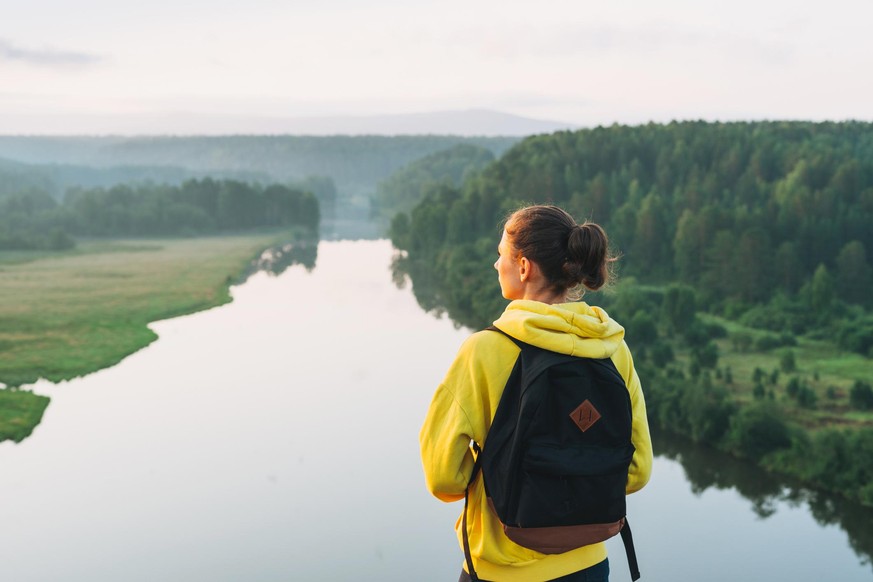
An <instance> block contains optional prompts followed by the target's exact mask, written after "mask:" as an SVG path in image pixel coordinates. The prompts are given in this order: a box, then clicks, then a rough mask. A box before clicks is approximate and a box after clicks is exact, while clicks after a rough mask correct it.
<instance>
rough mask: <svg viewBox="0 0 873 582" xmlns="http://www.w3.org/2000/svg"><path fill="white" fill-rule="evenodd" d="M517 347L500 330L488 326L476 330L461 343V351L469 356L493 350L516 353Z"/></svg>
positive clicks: (493, 351)
mask: <svg viewBox="0 0 873 582" xmlns="http://www.w3.org/2000/svg"><path fill="white" fill-rule="evenodd" d="M518 351H519V348H518V346H516V345H515V342H513V341H512V340H511V339H509V337H507V336H506V335H505V334H504V333H503V332H501V331H500V330H498V329H496V328H493V327H490V328H485V329H483V330H480V331H477V332H476V333H474V334H472V335H470V336H469V337H467V339H466V340H464V343H463V344H462V345H461V353H464V354H466V355H468V356H471V357H477V356H481V355H483V354H489V355H490V354H493V353H495V352H509V353H512V354H516V353H518Z"/></svg>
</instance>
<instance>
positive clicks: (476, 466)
mask: <svg viewBox="0 0 873 582" xmlns="http://www.w3.org/2000/svg"><path fill="white" fill-rule="evenodd" d="M494 329H497V328H494ZM473 451H474V452H475V453H476V461H475V462H474V463H473V472H472V473H471V474H470V480H469V481H468V482H467V488H466V489H464V519H463V523H462V528H463V530H464V534H463V535H464V559H465V560H466V561H467V573H468V574H469V575H470V578H471V579H472V580H473V582H479V576H477V575H476V568H474V567H473V556H472V554H471V553H470V534H469V533H467V503H468V501H469V498H470V487H472V486H473V481H475V480H476V475H478V474H479V469H481V468H482V449H480V448H479V445H478V444H477V443H476V441H473Z"/></svg>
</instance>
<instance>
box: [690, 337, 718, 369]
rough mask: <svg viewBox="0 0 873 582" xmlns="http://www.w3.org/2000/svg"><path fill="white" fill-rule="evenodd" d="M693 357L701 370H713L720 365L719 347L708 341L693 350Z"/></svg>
mask: <svg viewBox="0 0 873 582" xmlns="http://www.w3.org/2000/svg"><path fill="white" fill-rule="evenodd" d="M691 357H692V359H693V360H694V361H695V362H696V363H697V365H698V366H700V367H701V368H708V369H710V370H711V369H713V368H715V367H716V366H717V365H718V346H716V345H715V343H713V342H711V341H708V342H706V343H705V344H703V345H702V346H701V345H700V344H697V345H695V346H694V347H693V348H692V349H691Z"/></svg>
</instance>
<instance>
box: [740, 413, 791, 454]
mask: <svg viewBox="0 0 873 582" xmlns="http://www.w3.org/2000/svg"><path fill="white" fill-rule="evenodd" d="M727 442H728V446H729V448H730V449H731V450H733V451H734V452H735V453H737V454H739V455H742V456H744V457H748V458H750V459H753V460H756V461H757V460H760V459H761V457H763V456H764V455H767V454H768V453H772V452H773V451H777V450H779V449H784V448H788V447H790V446H791V438H790V435H789V431H788V425H787V424H786V423H785V421H784V420H783V418H782V415H781V414H780V412H779V410H778V409H777V408H776V407H775V406H774V405H772V404H770V403H766V402H760V403H755V404H752V405H749V406H746V407H743V408H741V409H740V411H739V412H737V413H736V414H734V415H733V416H731V419H730V430H729V432H728V437H727Z"/></svg>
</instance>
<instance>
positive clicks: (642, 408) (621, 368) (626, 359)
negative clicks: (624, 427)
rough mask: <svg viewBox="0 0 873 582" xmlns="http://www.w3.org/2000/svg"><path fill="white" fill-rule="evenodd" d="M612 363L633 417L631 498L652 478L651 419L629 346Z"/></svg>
mask: <svg viewBox="0 0 873 582" xmlns="http://www.w3.org/2000/svg"><path fill="white" fill-rule="evenodd" d="M612 361H613V363H614V364H615V367H616V368H617V369H618V372H619V374H621V376H622V378H624V381H625V384H626V385H627V390H628V392H629V393H630V400H631V409H632V414H633V419H632V424H631V441H632V442H633V445H634V447H635V448H636V450H635V451H634V456H633V459H632V460H631V464H630V468H629V469H628V475H627V486H626V491H627V493H628V494H630V493H635V492H637V491H639V490H640V489H642V488H643V487H644V486H645V485H646V483H648V482H649V477H650V476H651V474H652V458H653V456H654V455H653V453H652V437H651V436H650V434H649V419H648V417H647V416H646V399H645V397H644V396H643V389H642V386H641V385H640V378H639V376H637V371H636V369H635V368H634V362H633V358H632V357H631V354H630V350H629V349H628V347H627V344H625V343H624V342H622V343H621V345H620V346H619V349H618V350H617V351H616V352H615V354H613V356H612Z"/></svg>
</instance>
